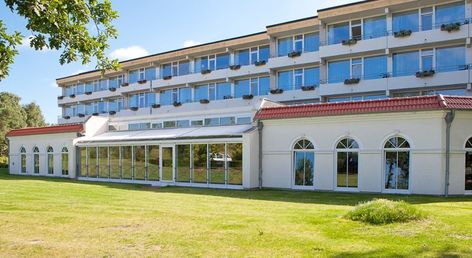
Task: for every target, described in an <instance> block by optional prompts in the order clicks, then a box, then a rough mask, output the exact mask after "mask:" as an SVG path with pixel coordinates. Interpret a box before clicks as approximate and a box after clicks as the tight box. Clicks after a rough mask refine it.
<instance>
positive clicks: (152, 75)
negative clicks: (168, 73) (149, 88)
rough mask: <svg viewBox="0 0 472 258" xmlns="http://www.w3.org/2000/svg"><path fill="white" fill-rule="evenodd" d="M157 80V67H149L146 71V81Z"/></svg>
mask: <svg viewBox="0 0 472 258" xmlns="http://www.w3.org/2000/svg"><path fill="white" fill-rule="evenodd" d="M156 78H157V76H156V68H155V67H148V68H146V69H145V70H144V79H145V80H149V81H152V80H155V79H156Z"/></svg>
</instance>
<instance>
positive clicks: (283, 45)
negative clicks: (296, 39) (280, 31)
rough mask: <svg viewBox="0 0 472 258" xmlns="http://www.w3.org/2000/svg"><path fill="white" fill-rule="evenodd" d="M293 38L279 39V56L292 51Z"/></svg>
mask: <svg viewBox="0 0 472 258" xmlns="http://www.w3.org/2000/svg"><path fill="white" fill-rule="evenodd" d="M292 45H293V38H292V37H289V38H283V39H279V40H278V43H277V53H278V56H286V55H287V54H288V53H290V52H291V51H292Z"/></svg>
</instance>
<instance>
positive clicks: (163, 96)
mask: <svg viewBox="0 0 472 258" xmlns="http://www.w3.org/2000/svg"><path fill="white" fill-rule="evenodd" d="M159 103H160V104H161V105H163V106H165V105H172V103H174V101H173V99H172V89H169V90H162V91H161V93H160V98H159Z"/></svg>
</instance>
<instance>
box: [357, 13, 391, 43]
mask: <svg viewBox="0 0 472 258" xmlns="http://www.w3.org/2000/svg"><path fill="white" fill-rule="evenodd" d="M362 28H363V30H364V31H363V37H362V38H363V39H372V38H378V37H383V36H386V35H387V19H386V17H385V16H378V17H373V18H367V19H364V24H363V27H362Z"/></svg>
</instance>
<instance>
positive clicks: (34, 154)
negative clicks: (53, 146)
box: [33, 146, 39, 174]
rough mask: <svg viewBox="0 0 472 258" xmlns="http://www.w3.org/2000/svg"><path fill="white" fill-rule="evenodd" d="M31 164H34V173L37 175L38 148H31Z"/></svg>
mask: <svg viewBox="0 0 472 258" xmlns="http://www.w3.org/2000/svg"><path fill="white" fill-rule="evenodd" d="M33 163H34V171H33V172H34V173H35V174H39V148H38V147H36V146H35V147H34V148H33Z"/></svg>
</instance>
